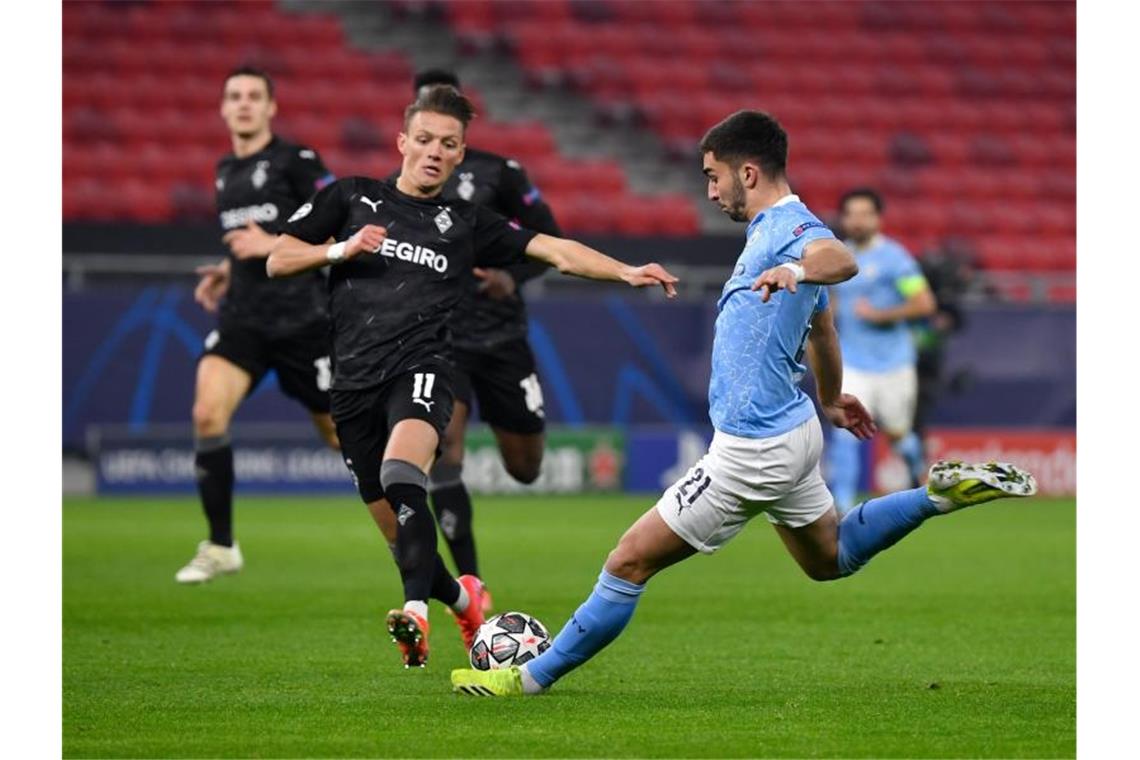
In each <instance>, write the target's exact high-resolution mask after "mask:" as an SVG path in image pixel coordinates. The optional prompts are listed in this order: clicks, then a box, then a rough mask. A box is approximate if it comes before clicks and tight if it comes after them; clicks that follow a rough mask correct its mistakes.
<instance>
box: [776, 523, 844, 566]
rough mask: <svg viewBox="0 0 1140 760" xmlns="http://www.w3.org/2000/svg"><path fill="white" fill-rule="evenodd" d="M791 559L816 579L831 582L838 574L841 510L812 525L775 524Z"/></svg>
mask: <svg viewBox="0 0 1140 760" xmlns="http://www.w3.org/2000/svg"><path fill="white" fill-rule="evenodd" d="M772 527H773V528H775V529H776V534H777V535H779V537H780V540H781V541H783V542H784V546H785V547H786V548H787V550H788V553H789V554H791V555H792V559H794V560H795V561H796V564H798V565H799V566H800V568H801V569H802V570H803V571H804V572H805V573H806V574H807V576H808V577H809V578H811V579H812V580H815V581H830V580H835V579H836V578H838V577H840V575H839V513H838V512H837V511H836V509H835V507H832V508H831V510H829V511H828V512H826V513H824V515H823V517H820V518H819V519H818V520H816V521H815V522H813V523H811V524H810V525H805V526H803V527H802V528H789V527H788V526H786V525H773V526H772Z"/></svg>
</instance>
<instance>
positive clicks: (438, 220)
mask: <svg viewBox="0 0 1140 760" xmlns="http://www.w3.org/2000/svg"><path fill="white" fill-rule="evenodd" d="M432 221H433V222H435V226H436V228H437V229H438V230H439V234H441V235H442V234H443V233H445V232H447V231H448V230H450V229H451V224H452V222H451V216H450V215H449V214H448V213H447V209H444V210H443V211H440V212H439V213H438V214H436V215H435V219H433V220H432Z"/></svg>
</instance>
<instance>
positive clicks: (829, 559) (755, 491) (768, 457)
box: [451, 111, 1036, 696]
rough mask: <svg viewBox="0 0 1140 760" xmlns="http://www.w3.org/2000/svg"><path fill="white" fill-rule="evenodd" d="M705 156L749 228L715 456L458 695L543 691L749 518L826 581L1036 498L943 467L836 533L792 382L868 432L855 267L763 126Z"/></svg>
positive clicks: (719, 325) (458, 683)
mask: <svg viewBox="0 0 1140 760" xmlns="http://www.w3.org/2000/svg"><path fill="white" fill-rule="evenodd" d="M700 151H701V158H702V162H703V169H704V174H705V177H706V178H707V180H708V197H709V200H711V201H713V202H715V203H717V204H718V205H719V206H720V207H721V209H722V210H723V211H724V212H725V213H727V214H728V216H729V217H730V218H732V219H733V221H737V222H747V223H748V229H747V231H746V233H745V235H746V238H747V240H746V242H745V244H744V252H743V253H742V254H741V255H740V258H739V259H738V260H737V262H736V267H735V269H734V270H733V273H732V276H731V277H730V278H729V279H728V282H727V283H725V286H724V292H723V293H722V294H721V297H720V300H719V301H718V303H717V306H718V309H719V312H720V313H719V315H718V316H717V320H716V336H715V338H714V340H713V349H712V377H711V380H710V383H709V417H710V418H711V419H712V423H713V427H714V428H715V430H716V432H715V434H714V435H713V441H712V444H711V445H710V447H709V452H708V453H707V454H706V455H705V456H704V457H703V458H702V459H701V460H700V461H699V462H697V464H696V465H694V466H693V468H692V469H691V470H689V472H688V473H687V474H686V475H685V476H684V477H683V478H682V479H681V480H679V481H677V483H675V484H674V485H673V486H671V487H670V488H669V489H668V490H667V491H665V493H664V495H662V497H661V499H660V500H659V501H658V502H657V504H656V506H654V507H652V508H651V509H650V510H649V511H648V512H646V513H645V514H644V515H642V516H641V518H640V519H638V520H637V522H635V523H634V524H633V526H632V527H630V528H629V530H627V531H626V532H625V535H623V536H622V537H621V540H620V541H619V542H618V545H617V547H616V548H615V549H614V550H613V551H612V552H610V555H609V557H608V558H607V559H606V563H605V566H604V568H603V569H602V573H601V575H600V577H599V578H598V583H597V585H596V586H595V587H594V591H593V593H592V594H591V595H590V597H589V598H588V599H587V600H586V601H585V602H584V603H583V604H582V605H581V606H580V607H579V608H578V609H577V611H576V612H575V613H574V615H573V617H571V618H570V620H569V622H568V623H567V624H566V625H565V626H564V627H563V628H562V630H561V631H560V632H559V633H558V635H557V636H556V637H555V639H554V642H553V643H552V644H551V646H550V648H549V649H547V650H546V651H545V652H543V653H542V654H541V655H539V656H538V657H536V658H535V659H533V660H531V661H529V662H527V663H526V664H525V665H523V666H522V667H521V668H517V667H515V668H510V669H506V670H489V671H481V670H456V671H453V672H452V674H451V682H452V685H453V688H454V689H455V690H456V691H459V692H461V693H465V694H472V695H477V696H509V695H522V694H537V693H539V692H541V691H544V690H545V689H547V688H548V687H549V686H551V685H552V684H553V683H554V682H555V681H557V680H558V679H559V678H561V677H562V676H564V675H566V674H567V673H569V672H570V671H571V670H573V669H574V668H576V667H578V666H579V665H581V664H582V663H584V662H586V661H587V660H589V659H590V658H591V657H593V656H594V655H595V654H597V653H598V652H599V651H600V650H601V649H602V648H603V647H605V646H606V645H607V644H609V643H610V642H611V641H613V640H614V639H615V638H617V637H618V635H619V634H620V633H621V632H622V630H623V629H624V628H625V626H626V624H627V623H628V622H629V620H630V618H631V617H632V616H633V611H634V608H635V607H636V606H637V602H638V599H639V598H640V597H641V594H642V592H643V591H644V590H645V584H646V582H647V581H648V580H649V579H650V578H652V577H653V576H654V575H656V574H657V573H659V572H661V571H662V570H664V569H665V568H667V567H669V566H670V565H674V564H676V563H678V562H680V561H682V560H684V559H687V558H689V557H691V556H693V555H694V554H696V553H697V552H702V553H705V554H711V553H713V552H715V551H716V550H717V549H719V548H720V547H722V546H724V545H725V544H726V543H727V542H728V541H729V540H731V539H732V538H733V537H734V536H735V535H736V534H737V533H739V532H740V531H741V530H743V528H744V526H745V525H746V524H747V523H748V521H749V520H751V519H752V518H753V517H756V516H757V515H759V514H764V515H765V517H767V519H768V520H769V522H771V523H772V524H773V526H774V527H775V529H776V532H777V533H778V534H779V535H780V538H781V539H782V540H783V542H784V545H785V546H786V547H787V548H788V552H789V553H790V554H791V555H792V557H793V558H794V559H795V560H796V562H797V563H799V565H800V567H801V568H802V569H803V570H804V572H805V573H807V575H808V576H809V577H810V578H812V579H813V580H817V581H826V580H835V579H838V578H843V577H846V576H848V575H851V574H852V573H854V572H856V571H858V570H859V568H861V567H863V566H864V565H865V564H867V562H868V561H870V559H871V558H872V557H873V556H875V555H876V554H877V553H879V552H880V551H882V550H883V549H886V548H887V547H889V546H891V545H893V544H894V543H896V542H897V541H899V540H901V539H902V538H903V537H904V536H906V535H907V534H908V533H910V532H911V531H913V530H914V529H915V528H917V527H918V526H919V525H921V524H922V523H923V522H924V521H925V520H927V519H928V518H931V517H934V516H936V515H941V514H944V513H946V512H952V511H954V510H956V509H961V508H963V507H968V506H972V505H974V504H980V503H982V502H985V501H990V500H992V499H997V498H1000V497H1003V496H1028V495H1031V494H1032V493H1034V492H1035V491H1036V483H1035V482H1034V479H1033V476H1032V475H1030V474H1028V473H1026V472H1024V471H1022V470H1020V469H1018V468H1017V467H1014V466H1013V465H1009V464H997V463H992V462H991V463H990V464H988V465H964V464H962V463H961V462H954V463H950V462H939V463H938V464H936V465H934V466H933V467H932V468H931V470H930V482H929V485H928V486H923V487H920V488H915V489H912V490H909V491H900V492H898V493H893V494H890V495H888V496H884V497H882V498H878V499H872V500H871V501H868V502H866V503H864V504H863V505H862V506H860V507H859V508H858V509H856V510H855V511H854V512H851V513H849V514H848V515H847V516H846V517H844V518H843V519H842V521H840V519H839V518H838V517H837V516H836V512H835V506H834V500H833V499H832V497H831V494H830V493H829V492H828V490H827V486H826V485H825V484H824V482H823V478H822V477H821V476H820V468H819V458H820V453H821V451H822V449H823V435H822V432H821V430H820V425H819V419H818V418H817V417H816V412H815V408H814V406H813V405H812V403H811V400H810V399H809V398H808V397H807V395H806V394H805V393H804V392H803V391H802V390H801V389H800V387H799V380H800V378H801V377H802V375H803V373H804V372H805V371H806V369H807V368H806V367H805V366H804V365H803V364H802V363H801V360H802V358H803V355H804V352H805V351H806V352H807V358H808V361H809V362H810V363H811V365H812V368H813V370H814V374H815V379H816V384H817V387H818V390H819V401H820V405H821V406H822V408H823V413H824V415H825V416H826V417H827V419H828V420H830V421H831V423H832V424H833V425H835V426H837V427H841V428H846V429H847V430H850V431H851V432H852V433H854V434H855V435H856V436H857V437H859V438H864V439H865V438H868V437H870V436H871V435H872V434H873V433H874V431H875V425H874V422H873V421H872V420H871V417H870V415H869V414H868V413H867V410H866V409H864V408H863V405H862V404H861V403H860V402H859V400H858V399H857V398H855V397H854V396H851V395H848V394H845V393H842V392H841V391H840V388H841V386H842V379H843V364H842V362H841V360H840V353H839V342H838V339H837V337H836V334H835V327H834V324H833V322H832V317H831V309H830V307H829V305H828V297H827V290H826V288H825V287H824V286H825V285H828V284H834V283H837V282H842V281H844V280H847V279H850V278H851V277H852V276H854V275H855V274H856V272H857V271H858V267H857V266H856V264H855V257H854V256H853V255H852V254H851V252H850V251H849V250H847V248H846V246H844V245H843V244H842V243H840V242H839V241H838V240H836V239H835V237H834V236H833V235H832V234H831V232H830V230H828V229H827V227H826V226H825V225H824V224H823V223H822V222H821V221H819V219H817V218H816V216H815V215H814V214H812V213H811V211H809V210H808V208H807V206H805V205H804V204H803V203H801V202H800V199H799V198H797V197H796V196H795V195H792V193H791V190H790V188H789V187H788V180H787V177H786V165H787V155H788V140H787V135H786V134H785V133H784V130H783V128H782V127H781V126H780V125H779V124H778V123H777V122H776V120H775V119H773V118H772V117H771V116H768V115H767V114H764V113H760V112H758V111H740V112H738V113H735V114H733V115H732V116H730V117H728V118H727V119H725V120H724V121H722V122H721V123H720V124H717V125H716V126H715V127H713V128H712V129H711V130H709V132H708V134H706V135H705V137H704V139H703V140H702V141H701V146H700Z"/></svg>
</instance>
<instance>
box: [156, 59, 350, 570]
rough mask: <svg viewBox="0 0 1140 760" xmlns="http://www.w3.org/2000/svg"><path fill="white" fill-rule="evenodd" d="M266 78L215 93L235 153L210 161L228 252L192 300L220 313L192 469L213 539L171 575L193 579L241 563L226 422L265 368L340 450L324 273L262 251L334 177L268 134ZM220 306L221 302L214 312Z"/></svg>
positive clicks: (204, 376) (245, 74) (309, 152)
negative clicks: (294, 270)
mask: <svg viewBox="0 0 1140 760" xmlns="http://www.w3.org/2000/svg"><path fill="white" fill-rule="evenodd" d="M276 113H277V103H276V101H275V100H274V98H273V82H272V80H270V78H269V76H268V75H267V74H265V72H263V71H260V70H258V69H255V68H251V67H242V68H239V69H235V70H234V71H232V72H231V73H230V74H229V75H228V76H227V77H226V79H225V84H224V85H223V89H222V106H221V115H222V119H223V120H224V121H225V123H226V127H227V128H228V129H229V131H230V138H231V141H232V143H233V152H232V153H230V154H229V155H226V156H224V157H223V158H222V159H221V160H220V161H219V162H218V167H217V174H216V180H215V186H216V188H217V206H218V217H219V219H220V221H221V225H222V230H223V232H224V233H225V234H224V236H223V237H222V240H223V241H224V242H225V244H226V245H227V246H228V247H229V249H230V250H229V255H227V256H226V258H225V260H223V261H222V262H221V263H220V264H214V265H210V266H205V267H202V268H200V269H199V270H198V272H199V274H201V275H202V279H201V281H200V282H199V283H198V287H197V288H196V289H195V291H194V298H195V299H196V300H197V301H198V303H200V304H201V305H202V306H203V307H204V308H205V309H206V310H207V311H210V312H216V311H220V314H219V319H218V327H217V329H215V330H214V331H213V332H211V333H210V334H209V335H208V336H207V337H206V342H205V351H204V352H203V354H202V356H201V358H200V359H199V360H198V376H197V381H196V384H195V388H194V409H193V418H194V449H195V455H194V469H195V473H196V475H197V478H198V493H199V495H200V496H201V499H202V508H203V510H204V511H205V513H206V520H207V521H208V523H209V527H210V535H209V538H208V539H207V540H205V541H202V542H201V543H200V544H199V545H198V552H197V554H195V556H194V558H193V559H192V560H190V562H189V564H187V565H186V566H185V567H183V568H182V569H181V570H179V571H178V573H177V575H175V579H176V580H177V581H178V582H179V583H201V582H203V581H208V580H210V579H211V578H213V577H215V576H217V575H220V574H224V573H233V572H237V571H238V570H240V569H241V568H242V556H241V549H240V548H239V546H238V544H237V542H236V541H235V540H234V535H233V490H234V455H233V449H232V448H231V447H230V436H229V427H230V419H231V418H232V417H233V415H234V412H235V411H236V410H237V408H238V406H239V405H240V404H241V402H242V400H243V399H244V398H245V397H246V396H247V395H248V394H249V393H250V392H251V391H252V390H253V389H254V388H255V387H256V386H257V384H258V383H259V382H260V381H261V379H262V378H263V377H264V376H265V373H266V372H268V371H269V370H270V369H272V370H275V371H276V372H277V379H278V382H279V383H280V385H281V390H282V391H283V392H284V393H285V394H286V395H287V396H290V397H292V398H294V399H296V400H297V401H299V402H301V404H303V405H304V406H305V408H306V409H308V410H309V413H310V414H311V415H312V418H313V422H314V424H316V427H317V430H318V432H319V433H320V435H321V437H322V438H323V439H324V440H325V441H326V442H327V443H328V444H329V446H332V447H333V448H337V446H338V444H337V439H336V432H335V430H334V427H333V424H332V419H331V418H330V416H329V394H328V390H329V382H330V379H331V367H330V365H329V352H328V335H329V322H328V313H327V310H326V308H325V300H326V298H325V295H324V280H323V277H322V276H321V275H320V273H318V272H311V273H309V274H308V275H306V276H305V277H299V278H297V279H295V280H289V281H282V282H277V281H274V282H271V281H270V280H269V278H268V277H266V275H265V257H266V256H268V255H269V249H270V247H271V246H272V245H273V241H274V240H276V233H277V231H278V230H279V229H280V228H281V225H282V224H283V223H284V221H285V220H286V219H287V218H288V217H289V215H290V214H292V213H293V212H294V211H295V210H296V209H297V207H298V206H300V205H301V204H302V203H303V202H304V201H305V199H306V198H308V197H309V196H310V195H312V194H313V192H314V191H315V190H319V189H320V188H322V187H324V186H325V185H327V184H329V183H331V182H332V181H333V180H334V179H335V177H333V175H332V174H331V173H329V170H328V169H326V168H325V166H324V164H323V163H322V162H321V159H320V157H319V156H318V155H317V153H316V151H314V150H313V149H311V148H308V147H306V146H304V145H297V144H295V143H290V142H286V141H285V140H282V139H281V138H279V137H277V136H275V135H274V134H273V131H272V129H271V126H270V123H271V121H272V120H273V116H274V115H275V114H276ZM219 307H220V308H219Z"/></svg>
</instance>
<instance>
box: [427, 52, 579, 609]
mask: <svg viewBox="0 0 1140 760" xmlns="http://www.w3.org/2000/svg"><path fill="white" fill-rule="evenodd" d="M441 84H443V85H451V86H453V87H455V88H456V89H459V78H458V77H457V76H456V75H455V74H454V73H453V72H451V71H446V70H443V69H430V70H427V71H422V72H420V73H419V74H417V75H416V77H415V80H414V82H413V86H414V89H415V93H416V95H417V96H418V95H419V94H420V93H421V92H424V90H425V89H426V88H429V87H432V86H434V85H441ZM441 197H442V198H443V199H444V200H446V201H454V200H458V199H462V200H465V201H470V202H472V203H474V204H476V205H479V206H486V207H487V208H489V209H490V210H492V211H494V212H495V213H497V214H499V215H501V216H504V217H506V218H507V219H511V220H513V221H515V222H517V223H518V224H519V225H520V226H522V227H525V228H526V229H528V230H533V231H535V232H541V233H544V234H546V235H553V236H554V237H561V236H562V230H561V229H559V227H558V223H557V222H556V221H555V220H554V214H553V212H552V211H551V210H550V207H549V206H548V205H547V204H546V202H545V201H544V200H543V199H542V195H541V194H540V193H539V191H538V188H536V187H535V186H534V185H533V184H532V183H531V181H530V179H529V178H528V177H527V173H526V170H525V169H524V168H523V167H522V165H521V164H519V162H518V161H516V160H514V159H509V158H504V157H503V156H500V155H498V154H495V153H491V152H489V151H485V150H477V149H476V148H472V147H470V146H467V147H466V149H465V150H464V154H463V161H462V162H460V164H459V165H458V166H457V167H456V168H455V171H454V172H453V173H452V175H451V179H450V180H448V181H447V184H445V185H444V186H443V193H442V196H441ZM547 270H548V267H547V266H546V265H545V264H543V263H542V262H540V261H533V260H524V261H519V262H514V263H510V264H507V265H505V266H503V267H477V268H476V269H475V279H472V280H471V282H470V285H469V288H468V291H467V297H466V298H464V299H463V300H462V301H460V303H459V305H458V306H457V307H456V309H455V311H454V312H453V313H452V315H451V322H450V327H451V345H452V357H453V359H454V362H455V373H454V377H453V385H454V387H453V389H452V390H453V392H454V393H455V409H454V411H453V412H452V414H451V422H449V423H448V425H447V429H446V430H445V431H444V433H443V444H442V446H441V452H440V456H439V459H438V460H437V461H436V463H435V465H434V466H433V467H432V471H431V477H430V478H429V482H428V494H429V495H430V496H431V501H432V506H433V507H435V514H436V518H437V519H438V520H439V527H440V529H441V530H442V532H443V536H444V538H445V539H446V540H447V545H448V547H449V548H450V549H451V556H452V558H453V559H454V560H455V567H456V569H457V570H458V571H459V573H461V574H463V575H474V576H476V577H478V578H480V579H482V575H481V574H480V572H479V565H478V560H477V556H476V551H475V537H474V533H473V530H472V508H471V495H470V494H469V493H468V491H467V486H466V485H464V483H463V479H462V477H461V473H462V471H463V453H464V447H463V439H464V436H465V435H466V432H467V421H468V418H469V414H470V410H471V406H472V404H471V402H472V399H473V398H474V399H475V400H476V401H477V402H478V405H479V416H480V418H481V419H482V420H483V421H484V422H486V423H487V425H488V426H489V427H490V428H491V431H492V432H493V433H494V435H495V441H496V442H497V443H498V446H499V452H500V453H501V454H502V457H503V464H504V465H505V467H506V470H507V472H508V473H509V474H510V475H511V477H513V478H514V479H515V480H517V481H519V482H520V483H533V482H534V481H535V480H536V479H537V478H538V474H539V468H540V466H541V464H542V454H543V445H544V442H545V441H544V436H543V431H544V428H545V417H546V414H545V410H544V409H543V399H542V385H541V384H540V383H539V378H538V368H537V365H536V363H535V359H534V353H533V352H532V351H531V349H530V344H529V343H528V342H527V314H526V304H525V303H524V302H523V298H522V291H521V289H520V288H521V286H522V284H523V283H524V282H526V281H527V280H530V279H533V278H535V277H538V276H540V275H541V274H543V273H544V272H546V271H547ZM483 599H484V604H485V605H486V606H485V609H484V612H489V611H490V607H491V595H490V593H489V592H485V593H484V596H483Z"/></svg>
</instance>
